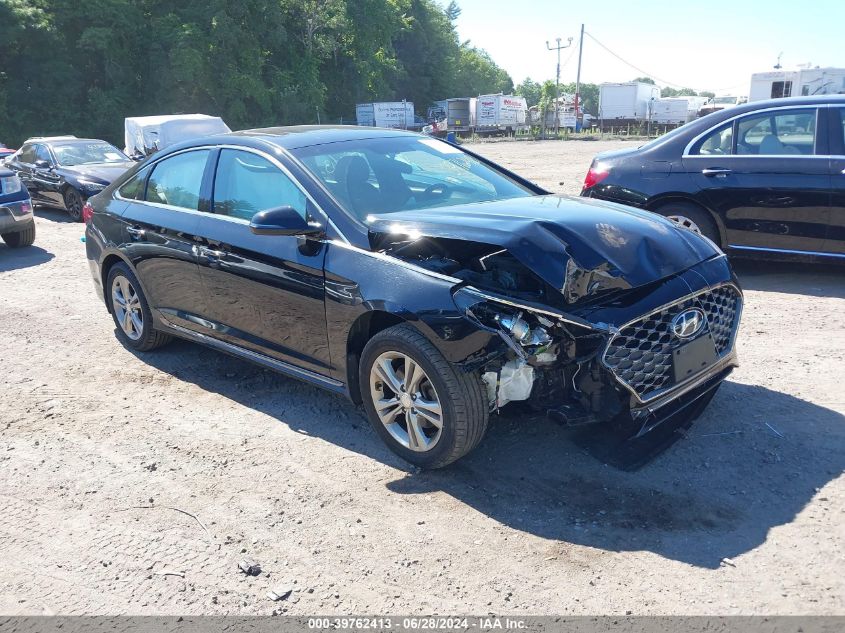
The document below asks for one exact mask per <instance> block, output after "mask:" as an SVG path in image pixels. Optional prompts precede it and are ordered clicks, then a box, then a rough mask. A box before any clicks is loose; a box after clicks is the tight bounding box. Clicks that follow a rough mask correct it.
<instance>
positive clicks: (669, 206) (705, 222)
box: [654, 202, 722, 247]
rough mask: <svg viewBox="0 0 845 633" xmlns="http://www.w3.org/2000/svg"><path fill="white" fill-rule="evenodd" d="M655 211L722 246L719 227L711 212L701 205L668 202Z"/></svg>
mask: <svg viewBox="0 0 845 633" xmlns="http://www.w3.org/2000/svg"><path fill="white" fill-rule="evenodd" d="M654 212H655V213H659V214H660V215H662V216H663V217H666V218H669V219H670V220H672V221H674V222H675V223H676V224H679V225H681V226H683V227H685V228H688V229H690V230H691V231H693V232H694V233H698V234H699V235H703V236H704V237H706V238H707V239H709V240H710V241H711V242H713V243H714V244H715V245H716V246H720V247H721V242H722V239H721V237H720V235H719V229H718V227H717V226H716V223H715V222H714V221H713V218H712V217H711V216H710V213H708V212H707V211H705V210H704V209H702V208H701V207H699V206H696V205H694V204H692V203H690V202H668V203H666V204H663V205H660V206H659V207H657V208H656V209H654Z"/></svg>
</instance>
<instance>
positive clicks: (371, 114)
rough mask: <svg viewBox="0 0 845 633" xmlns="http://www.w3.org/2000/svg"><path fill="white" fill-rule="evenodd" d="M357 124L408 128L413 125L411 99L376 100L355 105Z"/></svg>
mask: <svg viewBox="0 0 845 633" xmlns="http://www.w3.org/2000/svg"><path fill="white" fill-rule="evenodd" d="M355 118H356V119H357V121H358V125H364V126H368V127H389V128H400V129H404V128H408V127H412V126H413V125H414V104H413V103H412V102H411V101H377V102H375V103H359V104H358V105H356V106H355Z"/></svg>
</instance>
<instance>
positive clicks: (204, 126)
mask: <svg viewBox="0 0 845 633" xmlns="http://www.w3.org/2000/svg"><path fill="white" fill-rule="evenodd" d="M124 129H125V139H126V148H125V149H124V153H125V154H126V155H127V156H137V155H139V154H142V155H148V154H152V153H153V152H156V151H158V150H160V149H164V148H165V147H167V146H168V145H173V144H174V143H180V142H182V141H188V140H190V139H192V138H198V137H200V136H212V135H215V134H227V133H228V132H231V131H232V130H230V129H229V126H228V125H226V124H225V123H224V122H223V119H221V118H220V117H216V116H209V115H207V114H165V115H160V116H139V117H127V118H126V121H125V126H124Z"/></svg>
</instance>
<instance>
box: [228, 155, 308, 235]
mask: <svg viewBox="0 0 845 633" xmlns="http://www.w3.org/2000/svg"><path fill="white" fill-rule="evenodd" d="M285 205H290V206H291V207H293V208H294V209H296V210H297V211H298V212H299V213H300V214H301V215H302V217H306V211H305V195H304V194H303V193H302V192H301V191H300V190H299V189H298V188H297V186H296V185H295V184H294V183H293V181H292V180H291V179H290V178H288V177H287V176H286V175H285V174H284V172H282V171H281V170H280V169H279V168H278V167H276V166H275V165H274V164H273V163H271V162H270V161H268V160H267V159H265V158H262V157H261V156H258V155H257V154H253V153H251V152H242V151H239V150H233V149H224V150H222V151H221V152H220V160H219V161H218V163H217V175H216V176H215V179H214V212H215V213H220V214H222V215H228V216H231V217H234V218H241V219H243V220H249V219H251V218H252V216H254V215H255V214H256V213H258V212H259V211H266V210H267V209H275V208H276V207H282V206H285Z"/></svg>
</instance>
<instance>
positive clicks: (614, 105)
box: [599, 81, 660, 123]
mask: <svg viewBox="0 0 845 633" xmlns="http://www.w3.org/2000/svg"><path fill="white" fill-rule="evenodd" d="M659 98H660V88H658V87H657V86H655V85H654V84H647V83H641V82H638V81H631V82H628V83H604V84H601V86H600V87H599V119H601V120H602V121H608V122H620V123H621V122H626V123H630V122H640V123H642V122H645V121H647V120H648V116H649V113H650V111H651V110H650V108H651V107H652V102H653V101H657V100H658V99H659Z"/></svg>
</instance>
